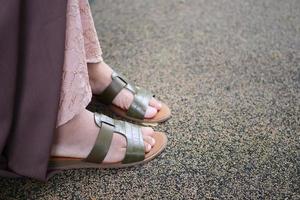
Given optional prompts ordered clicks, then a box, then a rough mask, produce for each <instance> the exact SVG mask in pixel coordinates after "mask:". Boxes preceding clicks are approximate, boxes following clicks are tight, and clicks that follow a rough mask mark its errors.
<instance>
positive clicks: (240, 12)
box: [0, 0, 300, 200]
mask: <svg viewBox="0 0 300 200" xmlns="http://www.w3.org/2000/svg"><path fill="white" fill-rule="evenodd" d="M93 14H94V20H95V24H96V26H97V29H98V34H99V37H100V41H101V44H102V48H103V51H104V57H105V59H106V61H107V63H110V64H111V65H112V66H115V69H117V70H118V71H120V72H121V73H123V74H124V75H126V76H127V77H128V78H130V79H131V80H132V81H135V82H136V83H139V85H141V86H143V87H146V88H148V89H150V90H152V91H153V92H155V93H156V94H158V96H159V97H160V98H161V99H163V100H164V101H166V102H167V103H168V104H169V105H170V106H171V108H172V111H173V118H172V119H171V120H169V121H168V122H166V123H164V124H162V125H159V126H158V127H157V129H158V130H161V131H165V132H167V134H168V137H169V143H168V148H167V149H166V151H165V152H164V153H163V154H162V155H161V156H159V157H158V158H157V159H156V160H154V161H152V162H150V163H149V164H146V165H144V166H139V167H133V168H129V169H121V170H70V171H66V172H64V173H61V174H59V175H56V176H54V177H53V178H52V179H50V181H49V182H48V183H47V184H44V183H40V182H36V181H32V180H13V179H1V181H0V193H1V194H0V197H1V199H8V200H9V199H143V198H145V199H188V198H191V199H192V198H193V199H199V198H207V199H284V198H287V199H299V198H300V189H299V185H300V178H299V176H300V175H299V169H300V155H299V154H300V152H299V149H300V3H299V1H297V0H290V1H280V0H262V1H254V0H222V1H215V0H213V1H208V0H177V1H161V0H153V1H139V0H123V1H112V0H101V1H95V4H94V5H93Z"/></svg>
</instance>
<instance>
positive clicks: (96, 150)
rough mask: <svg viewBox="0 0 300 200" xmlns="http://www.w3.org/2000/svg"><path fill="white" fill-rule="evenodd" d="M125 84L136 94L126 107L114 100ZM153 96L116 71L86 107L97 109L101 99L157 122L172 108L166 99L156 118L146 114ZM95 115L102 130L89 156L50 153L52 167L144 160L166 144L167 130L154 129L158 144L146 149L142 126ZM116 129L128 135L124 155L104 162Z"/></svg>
mask: <svg viewBox="0 0 300 200" xmlns="http://www.w3.org/2000/svg"><path fill="white" fill-rule="evenodd" d="M124 88H126V89H127V90H129V91H130V92H131V93H132V94H133V95H134V99H133V101H132V103H131V105H130V107H129V109H128V110H127V111H125V110H122V109H120V108H119V107H117V106H115V105H113V104H112V101H113V99H114V98H115V97H116V96H117V95H118V94H119V93H120V91H121V90H122V89H124ZM152 97H154V95H152V94H151V93H150V92H148V91H147V90H145V89H142V88H139V87H136V86H135V85H133V84H130V83H129V82H128V81H127V80H126V79H125V78H124V77H123V76H121V75H119V74H117V73H116V72H113V73H112V82H111V83H110V85H109V86H108V87H107V88H106V89H105V90H104V91H103V92H102V93H101V94H100V95H93V98H92V102H91V103H90V105H89V106H88V107H87V108H88V109H89V110H90V111H93V112H95V110H97V107H96V106H95V105H97V104H98V103H102V104H106V105H108V107H109V109H110V110H111V111H112V112H114V113H115V114H116V115H118V116H120V117H123V118H125V119H127V120H131V121H133V122H136V123H140V124H144V123H146V124H155V123H159V122H163V121H166V120H167V119H169V118H170V117H171V111H170V109H169V107H168V106H167V105H166V104H164V103H162V107H161V109H160V110H159V111H158V113H157V114H156V115H155V116H154V117H153V118H151V119H145V118H144V116H145V113H146V110H147V108H148V106H149V102H150V100H151V98H152ZM94 119H95V123H96V125H97V126H98V127H99V128H100V131H99V133H98V136H97V139H96V142H95V144H94V147H93V148H92V150H91V151H90V153H89V155H88V156H87V158H85V159H79V158H66V157H51V158H50V160H49V169H52V170H55V169H76V168H122V167H129V166H133V165H138V164H144V163H146V162H148V161H150V160H152V159H153V158H155V157H156V156H157V155H159V154H160V153H161V152H162V151H163V150H164V149H165V147H166V145H167V137H166V135H165V133H162V132H155V134H154V136H153V137H154V139H155V145H154V146H153V147H152V149H151V150H150V152H148V153H145V150H144V141H143V136H142V131H141V128H142V126H140V125H137V124H132V123H129V122H125V121H121V120H117V119H113V118H110V117H108V116H106V115H103V114H99V113H97V112H95V114H94ZM113 133H118V134H121V135H123V136H124V137H125V138H126V141H127V149H126V153H125V157H124V159H123V160H122V161H121V162H117V163H109V164H108V163H107V164H106V163H102V162H103V160H104V158H105V156H106V154H107V153H108V150H109V147H110V145H111V141H112V137H113Z"/></svg>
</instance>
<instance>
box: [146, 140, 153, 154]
mask: <svg viewBox="0 0 300 200" xmlns="http://www.w3.org/2000/svg"><path fill="white" fill-rule="evenodd" d="M151 148H152V147H151V145H150V144H149V143H147V142H145V152H146V153H148V152H149V151H151Z"/></svg>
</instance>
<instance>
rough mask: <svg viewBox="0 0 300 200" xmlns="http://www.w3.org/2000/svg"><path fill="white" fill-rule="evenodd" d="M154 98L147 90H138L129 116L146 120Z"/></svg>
mask: <svg viewBox="0 0 300 200" xmlns="http://www.w3.org/2000/svg"><path fill="white" fill-rule="evenodd" d="M152 97H153V94H151V93H150V92H148V91H147V90H144V89H142V88H138V89H137V92H136V93H135V95H134V99H133V101H132V103H131V105H130V107H129V109H128V111H127V115H128V116H130V117H134V118H137V119H144V117H145V114H146V110H147V108H148V105H149V101H150V100H151V98H152Z"/></svg>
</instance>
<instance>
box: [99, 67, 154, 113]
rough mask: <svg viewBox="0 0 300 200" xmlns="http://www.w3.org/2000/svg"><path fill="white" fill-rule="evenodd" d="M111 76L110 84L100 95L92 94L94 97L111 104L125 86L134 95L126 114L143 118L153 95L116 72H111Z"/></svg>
mask: <svg viewBox="0 0 300 200" xmlns="http://www.w3.org/2000/svg"><path fill="white" fill-rule="evenodd" d="M111 78H112V82H111V83H110V85H109V86H108V87H107V88H106V89H105V90H104V91H103V92H102V93H101V94H100V95H94V97H96V99H98V100H99V101H101V102H102V103H104V104H111V103H112V101H113V100H114V98H115V97H116V96H117V95H118V93H119V92H120V91H121V90H122V89H123V88H126V89H128V90H129V91H130V92H131V93H132V94H133V95H134V99H133V101H132V103H131V105H130V107H129V109H128V111H127V115H128V116H129V117H133V118H137V119H144V117H145V113H146V110H147V108H148V105H149V101H150V100H151V98H152V97H153V96H154V95H152V94H151V93H150V92H148V91H147V90H145V89H141V88H139V87H136V86H135V85H133V84H131V83H129V82H128V81H127V80H126V79H125V78H124V77H123V76H121V75H119V74H117V73H116V72H113V73H112V75H111Z"/></svg>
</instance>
